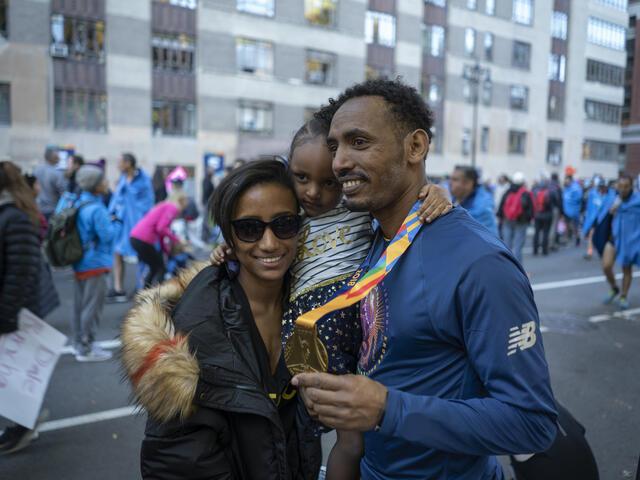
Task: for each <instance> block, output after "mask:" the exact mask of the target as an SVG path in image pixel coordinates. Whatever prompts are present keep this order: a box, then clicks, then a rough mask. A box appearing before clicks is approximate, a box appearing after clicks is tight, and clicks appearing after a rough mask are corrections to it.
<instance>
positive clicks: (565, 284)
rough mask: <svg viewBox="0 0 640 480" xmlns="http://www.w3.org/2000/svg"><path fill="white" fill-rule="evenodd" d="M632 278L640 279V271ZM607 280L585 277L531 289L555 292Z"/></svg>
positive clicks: (619, 276) (533, 286)
mask: <svg viewBox="0 0 640 480" xmlns="http://www.w3.org/2000/svg"><path fill="white" fill-rule="evenodd" d="M632 276H633V277H634V278H635V277H640V271H636V272H633V274H632ZM621 278H622V274H621V273H619V274H617V275H616V279H618V280H619V279H621ZM606 280H607V279H606V278H605V276H604V275H598V276H597V277H585V278H573V279H570V280H558V281H556V282H545V283H536V284H535V285H531V288H532V289H533V291H534V292H538V291H541V290H555V289H557V288H566V287H577V286H579V285H589V284H592V283H600V282H606Z"/></svg>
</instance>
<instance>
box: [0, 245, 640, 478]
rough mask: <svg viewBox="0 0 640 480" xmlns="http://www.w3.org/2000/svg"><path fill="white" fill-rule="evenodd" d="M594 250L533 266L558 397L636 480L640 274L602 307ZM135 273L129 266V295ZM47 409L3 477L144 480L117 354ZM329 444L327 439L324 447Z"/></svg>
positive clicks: (63, 317) (80, 370)
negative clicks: (619, 300) (625, 305)
mask: <svg viewBox="0 0 640 480" xmlns="http://www.w3.org/2000/svg"><path fill="white" fill-rule="evenodd" d="M585 251H586V247H583V246H581V247H579V248H576V247H573V246H571V247H564V248H562V249H561V251H559V252H557V253H554V254H551V255H549V256H548V257H533V256H532V255H531V252H530V249H529V251H528V252H527V250H525V257H524V265H525V268H526V270H527V271H528V272H529V273H530V275H531V283H532V285H533V289H534V293H535V298H536V302H537V305H538V310H539V313H540V319H541V324H542V331H543V339H544V345H545V349H546V354H547V359H548V362H549V366H550V370H551V379H552V384H553V388H554V392H555V395H556V398H557V399H558V400H559V401H560V402H561V403H563V404H564V405H565V406H566V407H567V408H568V409H569V410H570V411H571V412H572V413H573V414H574V416H575V417H576V418H577V419H578V420H579V421H580V422H581V423H582V424H583V425H584V426H585V427H586V430H587V438H588V440H589V442H590V444H591V446H592V448H593V451H594V454H595V457H596V460H597V462H598V465H599V468H600V478H601V479H604V480H614V479H625V478H635V477H634V476H635V471H636V466H637V463H638V455H639V454H640V416H639V415H638V409H639V408H640V382H638V381H637V373H636V374H634V373H633V372H634V371H635V368H637V366H638V365H640V274H639V273H638V271H635V272H634V273H635V276H634V283H633V284H632V286H631V291H630V295H629V301H630V308H629V309H628V310H627V311H625V312H624V313H621V312H620V310H619V309H618V307H617V304H616V303H614V304H612V305H606V306H605V305H603V304H602V298H603V297H604V296H605V294H606V293H607V291H608V287H607V286H606V285H605V283H604V280H603V279H601V278H600V277H602V272H601V269H600V264H599V260H598V259H596V258H595V257H594V259H593V260H590V261H587V260H584V259H583V253H584V252H585ZM619 270H620V269H619V268H617V270H616V271H617V272H619ZM134 271H135V268H134V266H132V265H127V281H128V283H127V288H128V289H129V291H132V290H133V280H134V279H133V276H134ZM602 278H603V277H602ZM54 279H55V283H56V286H57V288H58V292H59V294H60V297H61V301H62V306H61V307H60V308H58V309H57V310H56V311H55V312H54V313H53V314H52V315H51V316H50V317H49V318H48V319H47V321H48V322H49V323H50V324H51V325H53V326H54V327H55V328H57V329H58V330H60V331H61V332H63V333H64V334H65V335H69V316H70V314H71V307H72V302H73V290H72V273H71V271H70V270H67V271H58V272H55V274H54ZM130 306H131V304H130V303H125V304H108V305H106V307H105V311H104V318H103V321H102V324H101V325H100V328H99V337H98V339H99V340H101V341H105V342H106V343H104V345H105V346H106V347H110V348H112V349H113V351H114V353H115V352H117V345H118V343H117V342H116V341H115V339H116V336H117V335H118V330H119V326H120V323H121V321H122V319H123V317H124V315H125V314H126V311H127V309H128V308H129V307H130ZM634 365H635V366H636V367H634ZM44 408H46V409H47V410H48V411H49V413H50V417H49V420H48V421H47V422H45V423H44V424H43V425H42V427H41V430H40V436H39V438H38V439H37V440H35V441H34V442H33V443H32V444H30V445H29V446H28V447H27V448H26V449H24V450H22V451H20V452H17V453H15V454H12V455H8V456H6V457H4V458H2V461H1V463H0V479H16V478H18V479H29V480H43V479H65V480H66V479H69V480H74V479H92V480H101V479H135V478H140V473H139V447H140V441H141V439H142V435H143V430H144V423H145V415H144V414H139V413H136V412H134V410H133V408H132V407H131V403H130V398H129V387H128V385H127V384H126V383H124V382H123V380H122V372H121V370H120V365H119V362H118V360H117V359H116V358H115V355H114V359H113V360H111V361H108V362H102V363H78V362H76V360H75V358H74V357H73V356H72V355H71V354H69V353H66V354H63V355H62V356H61V358H60V360H59V362H58V365H57V367H56V370H55V372H54V374H53V377H52V379H51V383H50V385H49V389H48V392H47V396H46V398H45V401H44ZM3 427H4V424H2V425H0V428H3ZM329 445H330V440H329V439H327V440H326V441H325V442H324V446H325V447H328V446H329ZM325 450H326V449H325ZM325 455H326V452H325Z"/></svg>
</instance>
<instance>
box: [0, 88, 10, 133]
mask: <svg viewBox="0 0 640 480" xmlns="http://www.w3.org/2000/svg"><path fill="white" fill-rule="evenodd" d="M10 124H11V87H10V86H9V84H8V83H0V125H10Z"/></svg>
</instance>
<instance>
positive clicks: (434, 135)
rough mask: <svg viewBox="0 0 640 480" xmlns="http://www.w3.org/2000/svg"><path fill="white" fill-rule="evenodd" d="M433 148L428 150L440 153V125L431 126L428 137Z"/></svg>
mask: <svg viewBox="0 0 640 480" xmlns="http://www.w3.org/2000/svg"><path fill="white" fill-rule="evenodd" d="M429 140H430V141H431V144H432V145H433V148H432V149H430V151H433V152H434V153H442V134H441V133H440V127H439V126H436V125H434V126H433V127H431V136H430V137H429Z"/></svg>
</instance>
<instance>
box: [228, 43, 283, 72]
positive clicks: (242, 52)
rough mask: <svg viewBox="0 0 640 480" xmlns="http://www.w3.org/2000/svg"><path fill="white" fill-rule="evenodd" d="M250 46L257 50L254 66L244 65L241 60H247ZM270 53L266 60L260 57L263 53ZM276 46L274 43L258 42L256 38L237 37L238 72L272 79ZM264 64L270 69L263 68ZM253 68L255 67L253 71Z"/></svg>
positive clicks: (248, 63)
mask: <svg viewBox="0 0 640 480" xmlns="http://www.w3.org/2000/svg"><path fill="white" fill-rule="evenodd" d="M248 46H253V48H255V59H254V61H253V64H252V65H251V64H250V62H247V63H246V64H244V63H243V62H242V61H241V60H245V59H246V58H247V55H248V53H250V52H249V51H248V50H247V47H248ZM266 51H268V55H267V57H266V58H261V57H260V55H258V54H259V53H261V52H266ZM274 61H275V55H274V44H273V42H269V41H267V40H258V39H255V38H247V37H236V72H238V73H243V74H247V75H254V76H258V77H270V76H273V73H274ZM264 64H266V66H267V67H268V68H263V67H264ZM251 67H254V68H253V69H251Z"/></svg>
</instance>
